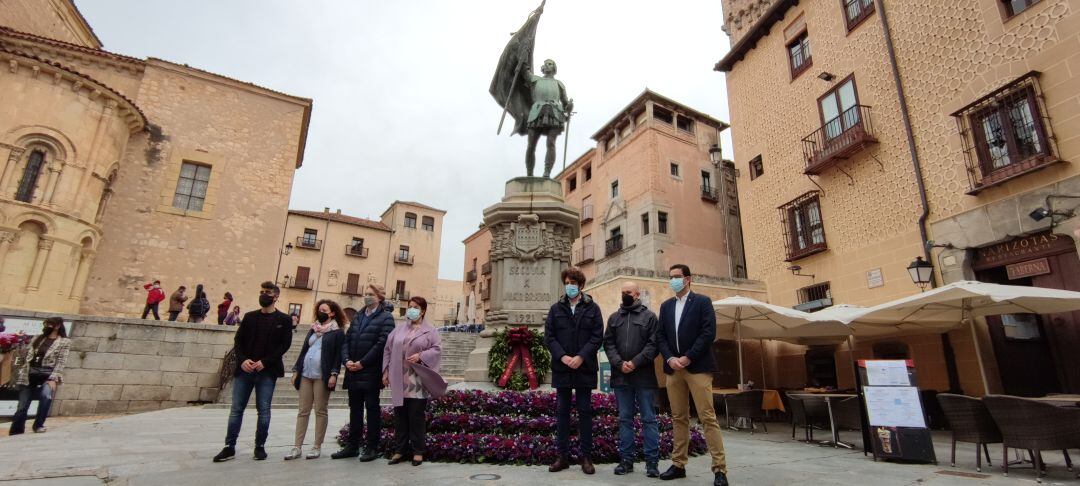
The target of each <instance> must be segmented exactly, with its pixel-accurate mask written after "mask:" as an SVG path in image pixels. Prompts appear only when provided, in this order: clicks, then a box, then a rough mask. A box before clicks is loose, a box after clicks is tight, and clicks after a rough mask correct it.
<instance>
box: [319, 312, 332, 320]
mask: <svg viewBox="0 0 1080 486" xmlns="http://www.w3.org/2000/svg"><path fill="white" fill-rule="evenodd" d="M315 318H316V319H318V320H319V322H326V321H328V320H330V314H327V313H325V312H316V313H315Z"/></svg>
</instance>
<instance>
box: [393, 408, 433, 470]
mask: <svg viewBox="0 0 1080 486" xmlns="http://www.w3.org/2000/svg"><path fill="white" fill-rule="evenodd" d="M404 400H405V401H404V405H402V406H400V407H394V452H397V453H398V454H401V455H403V456H407V455H410V454H414V455H418V456H422V455H424V453H426V452H427V449H426V448H425V447H424V443H425V442H426V440H427V403H428V399H426V398H406V399H404Z"/></svg>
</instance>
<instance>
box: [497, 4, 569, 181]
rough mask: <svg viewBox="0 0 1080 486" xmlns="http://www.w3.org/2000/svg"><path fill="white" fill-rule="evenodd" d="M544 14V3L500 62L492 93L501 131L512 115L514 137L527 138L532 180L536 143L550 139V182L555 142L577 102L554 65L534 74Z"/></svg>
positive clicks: (512, 40)
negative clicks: (500, 115)
mask: <svg viewBox="0 0 1080 486" xmlns="http://www.w3.org/2000/svg"><path fill="white" fill-rule="evenodd" d="M542 13H544V4H543V3H541V4H540V8H538V9H536V10H534V11H533V13H532V14H531V15H529V19H528V20H526V21H525V25H522V26H521V28H520V29H518V31H517V32H515V33H514V35H513V36H512V37H511V38H510V42H508V43H507V44H506V48H505V49H503V53H502V56H501V57H500V58H499V66H498V67H497V68H496V70H495V76H494V77H493V78H492V80H491V87H490V88H489V91H490V92H491V95H492V96H493V97H494V98H495V101H496V102H498V103H499V105H500V106H502V107H503V118H502V119H500V120H499V131H500V132H501V131H502V124H503V120H505V118H506V114H507V113H509V114H510V116H512V117H513V118H514V133H516V134H518V135H524V136H526V137H528V141H529V144H528V147H527V148H526V150H525V170H526V173H527V174H528V176H529V177H532V175H533V169H534V168H535V167H536V143H537V142H539V141H540V137H541V136H543V137H547V154H546V155H545V157H544V177H548V178H550V177H551V168H552V167H553V166H554V165H555V155H556V153H555V139H556V138H557V137H558V136H559V134H561V133H563V130H564V129H566V127H567V126H568V125H569V123H570V114H571V113H572V112H573V109H574V100H572V99H570V98H569V97H567V96H566V86H564V85H563V84H562V82H561V81H559V80H557V79H555V72H556V71H557V67H556V66H555V61H552V60H551V59H548V60H546V61H544V65H543V66H541V67H540V73H541V74H542V76H536V75H534V74H533V73H532V65H533V45H534V44H535V41H536V25H537V23H538V22H539V21H540V14H542Z"/></svg>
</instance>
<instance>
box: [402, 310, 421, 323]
mask: <svg viewBox="0 0 1080 486" xmlns="http://www.w3.org/2000/svg"><path fill="white" fill-rule="evenodd" d="M405 318H406V319H408V320H410V321H413V322H415V321H418V320H420V309H417V308H416V307H409V310H407V311H405Z"/></svg>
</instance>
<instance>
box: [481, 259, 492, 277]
mask: <svg viewBox="0 0 1080 486" xmlns="http://www.w3.org/2000/svg"><path fill="white" fill-rule="evenodd" d="M480 273H482V274H484V275H490V274H491V262H487V263H485V264H483V265H480Z"/></svg>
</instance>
